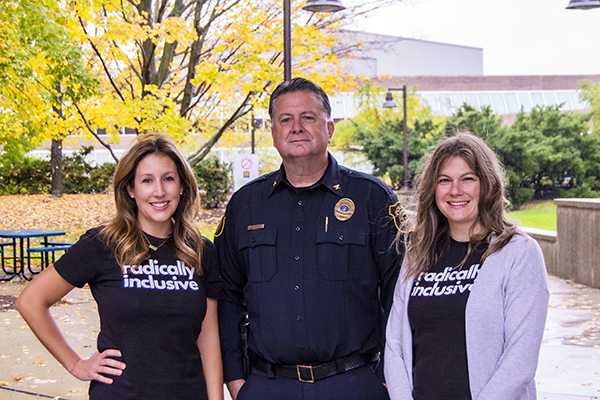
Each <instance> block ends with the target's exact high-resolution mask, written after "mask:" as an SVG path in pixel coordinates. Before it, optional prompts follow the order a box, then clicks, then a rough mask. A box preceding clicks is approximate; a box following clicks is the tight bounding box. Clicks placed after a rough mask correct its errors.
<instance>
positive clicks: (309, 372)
mask: <svg viewBox="0 0 600 400" xmlns="http://www.w3.org/2000/svg"><path fill="white" fill-rule="evenodd" d="M377 360H379V352H376V353H372V354H361V355H355V356H348V357H343V358H338V359H337V360H335V361H330V362H326V363H324V364H319V365H300V364H297V365H279V364H271V370H272V371H273V375H275V376H280V377H282V378H290V379H298V380H299V381H300V382H306V383H314V382H315V381H318V380H320V379H325V378H327V377H329V376H333V375H336V374H340V373H343V372H346V371H350V370H352V369H355V368H359V367H362V366H365V365H368V364H371V363H374V362H375V361H377ZM268 365H269V362H268V361H267V360H265V359H263V358H261V357H258V356H256V355H255V356H254V357H253V360H252V366H253V367H254V368H256V369H257V370H259V371H261V372H265V373H266V372H268V371H267V370H268Z"/></svg>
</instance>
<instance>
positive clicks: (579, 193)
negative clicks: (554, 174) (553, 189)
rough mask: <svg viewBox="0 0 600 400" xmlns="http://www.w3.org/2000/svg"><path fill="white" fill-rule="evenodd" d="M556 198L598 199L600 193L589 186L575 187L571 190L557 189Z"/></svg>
mask: <svg viewBox="0 0 600 400" xmlns="http://www.w3.org/2000/svg"><path fill="white" fill-rule="evenodd" d="M558 197H559V198H563V199H577V198H579V199H586V198H587V199H590V198H592V199H593V198H598V197H600V191H597V190H592V188H590V187H589V186H577V187H574V188H571V189H563V188H558Z"/></svg>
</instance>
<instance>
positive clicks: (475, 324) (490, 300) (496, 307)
mask: <svg viewBox="0 0 600 400" xmlns="http://www.w3.org/2000/svg"><path fill="white" fill-rule="evenodd" d="M405 262H406V260H405ZM403 267H404V266H403ZM403 271H405V268H402V270H401V272H400V277H399V278H398V283H397V285H396V289H395V292H394V304H393V306H392V310H391V313H390V317H389V320H388V324H387V331H386V348H385V363H384V371H385V378H386V382H387V386H388V390H389V392H390V397H391V399H392V400H406V399H412V365H413V360H412V335H411V328H410V324H409V321H408V314H407V308H408V299H409V294H410V290H411V287H412V284H413V280H414V277H410V278H408V279H406V277H405V275H404V273H403ZM549 297H550V293H549V291H548V281H547V275H546V265H545V263H544V258H543V255H542V251H541V249H540V247H539V245H538V244H537V242H536V241H535V240H534V239H532V238H530V237H529V236H526V235H524V234H519V235H515V236H514V237H513V238H512V240H511V241H510V242H509V243H508V244H507V245H506V246H504V248H503V249H502V250H500V251H497V252H496V253H494V254H492V255H491V256H489V257H488V258H487V259H486V261H485V263H484V264H483V265H482V267H481V269H480V270H479V274H478V276H477V278H476V279H475V282H474V283H473V286H472V287H471V293H470V294H469V299H468V301H467V308H466V322H465V324H466V327H465V329H466V337H467V365H468V370H469V385H470V388H471V396H472V398H473V399H474V400H484V399H485V400H531V399H535V398H536V388H535V382H534V376H535V371H536V368H537V363H538V357H539V351H540V346H541V342H542V336H543V334H544V326H545V323H546V315H547V313H548V301H549Z"/></svg>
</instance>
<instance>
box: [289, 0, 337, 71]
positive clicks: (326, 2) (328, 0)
mask: <svg viewBox="0 0 600 400" xmlns="http://www.w3.org/2000/svg"><path fill="white" fill-rule="evenodd" d="M345 8H346V7H344V6H343V5H342V2H341V1H340V0H308V1H307V2H306V4H304V7H302V9H303V10H305V11H311V12H336V11H340V10H344V9H345ZM291 9H292V6H291V0H283V80H284V81H286V82H289V81H290V80H292V11H291Z"/></svg>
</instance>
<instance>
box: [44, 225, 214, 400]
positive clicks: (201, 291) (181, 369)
mask: <svg viewBox="0 0 600 400" xmlns="http://www.w3.org/2000/svg"><path fill="white" fill-rule="evenodd" d="M98 232H99V229H98V228H95V229H91V230H89V231H88V232H86V233H85V234H84V235H82V236H81V238H80V239H79V241H78V242H77V243H76V244H75V245H73V246H72V247H71V248H70V249H69V251H67V252H66V253H65V254H64V255H63V256H62V257H61V258H60V259H59V260H58V261H57V262H56V263H55V268H56V270H57V271H58V273H59V274H60V275H61V276H62V277H63V278H64V279H65V280H66V281H67V282H69V283H71V284H72V285H74V286H77V287H82V286H84V285H85V284H86V283H88V284H89V286H90V289H91V291H92V295H93V296H94V299H95V300H96V303H97V304H98V312H99V314H100V333H99V334H98V351H100V352H102V351H104V350H107V349H117V350H119V351H121V354H122V355H123V356H122V357H121V358H120V359H119V360H120V361H123V362H124V363H125V364H126V368H125V370H124V371H123V374H122V375H121V376H112V375H111V376H110V378H112V379H113V383H112V384H110V385H107V384H104V383H100V382H98V381H92V382H91V383H90V390H89V394H90V398H91V399H111V400H114V399H119V400H120V399H144V400H147V399H178V400H180V399H194V400H198V399H206V398H207V394H206V383H205V381H204V376H203V373H202V363H201V360H200V352H199V350H198V347H197V344H196V340H197V339H198V335H199V334H200V331H201V329H202V321H203V320H204V317H205V315H206V298H207V297H210V298H215V299H218V298H219V297H220V291H221V287H220V281H219V279H220V278H219V268H218V263H217V257H216V252H215V249H214V246H213V245H212V243H211V242H210V241H209V240H208V239H204V241H203V253H202V260H201V263H202V271H203V272H202V275H201V276H199V275H197V274H194V272H193V269H192V268H191V267H188V266H187V265H185V264H184V263H183V262H182V261H180V260H176V259H175V257H174V255H173V251H172V248H171V246H170V243H169V242H167V243H164V244H162V245H161V243H163V239H159V238H155V237H152V236H148V238H149V240H150V242H151V243H152V244H153V245H154V246H155V247H157V250H150V259H149V260H147V261H145V262H144V263H142V265H141V266H124V267H123V268H121V266H119V265H118V264H117V261H116V259H115V257H114V254H113V252H112V251H111V250H110V249H109V248H107V247H106V246H105V245H104V243H103V242H102V241H101V240H100V239H99V238H98Z"/></svg>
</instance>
